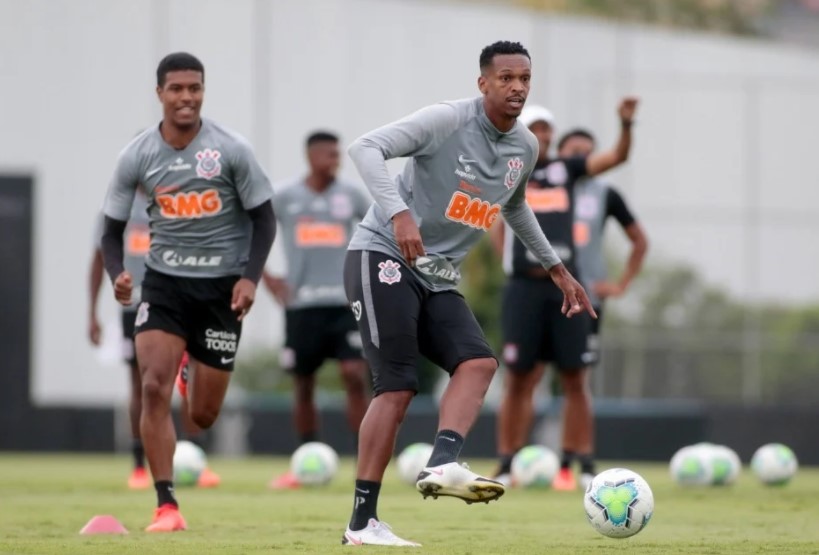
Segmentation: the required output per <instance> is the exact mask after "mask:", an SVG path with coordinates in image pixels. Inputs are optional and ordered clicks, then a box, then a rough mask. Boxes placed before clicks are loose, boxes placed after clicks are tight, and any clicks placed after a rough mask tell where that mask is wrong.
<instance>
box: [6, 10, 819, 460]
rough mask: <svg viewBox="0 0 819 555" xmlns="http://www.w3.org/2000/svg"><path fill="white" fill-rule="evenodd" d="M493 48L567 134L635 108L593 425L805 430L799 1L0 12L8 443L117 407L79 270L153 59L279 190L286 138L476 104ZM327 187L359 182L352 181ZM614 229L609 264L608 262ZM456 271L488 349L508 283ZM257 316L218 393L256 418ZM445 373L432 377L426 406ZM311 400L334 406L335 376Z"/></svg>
mask: <svg viewBox="0 0 819 555" xmlns="http://www.w3.org/2000/svg"><path fill="white" fill-rule="evenodd" d="M498 39H509V40H518V41H521V42H522V43H523V44H524V45H526V46H527V47H528V48H529V50H530V52H531V54H532V60H533V71H534V80H533V87H532V93H531V96H530V101H532V102H536V103H539V104H543V105H545V106H548V107H549V108H550V109H551V110H552V111H553V112H554V113H555V115H556V118H557V127H558V133H559V132H560V131H561V130H566V129H568V128H570V127H575V126H584V127H588V128H590V129H592V130H593V131H595V132H596V133H597V135H598V138H599V142H600V143H601V145H606V144H608V143H611V142H613V141H614V139H615V134H616V131H617V126H618V122H617V118H616V115H615V106H616V103H617V100H618V98H619V97H620V96H622V95H624V94H629V93H634V94H638V95H639V96H640V97H641V99H642V105H641V108H640V113H639V121H638V124H637V127H636V128H635V137H636V139H635V145H634V148H633V155H632V157H631V159H630V161H629V163H628V164H627V166H625V168H624V169H622V170H619V171H617V172H613V173H612V174H611V175H608V176H606V177H607V179H609V180H610V181H612V182H613V183H615V184H617V185H618V186H619V187H620V189H621V190H623V191H625V193H626V194H627V196H628V198H629V200H630V203H631V204H632V206H633V208H634V209H635V210H636V213H637V214H638V216H639V217H640V219H641V221H642V223H643V224H644V226H645V228H646V230H647V232H648V233H649V237H650V240H651V251H650V253H649V258H648V262H647V268H646V270H645V272H644V274H643V276H642V277H641V278H640V279H639V280H638V281H637V282H635V284H634V285H633V287H632V289H631V290H630V291H629V293H628V295H627V296H626V297H624V298H623V299H620V300H617V301H614V302H611V303H609V305H608V308H609V310H608V314H607V321H606V324H605V325H606V330H607V331H606V333H605V336H604V337H605V351H604V363H603V366H602V368H601V369H600V370H599V371H596V373H595V377H594V389H595V393H596V395H598V396H599V397H601V398H603V399H604V400H603V401H602V404H601V406H602V407H603V409H605V407H606V406H607V405H606V402H607V401H606V399H609V400H611V403H613V404H612V405H611V406H613V407H615V408H614V409H612V410H613V411H614V412H613V414H620V413H618V412H617V411H622V410H625V409H623V407H624V406H637V405H638V404H639V403H643V404H642V405H641V406H645V407H652V406H654V407H656V406H663V407H666V408H668V407H671V406H674V402H678V403H679V405H678V406H685V407H700V408H697V409H696V410H704V409H701V407H702V406H709V407H710V406H719V407H740V408H741V410H751V409H753V410H755V411H756V412H755V413H754V414H756V415H757V416H758V417H759V418H763V417H764V415H765V414H767V413H765V412H764V411H765V410H769V409H770V407H790V408H791V409H793V410H796V409H797V408H799V407H804V409H805V410H811V407H812V406H815V405H816V401H815V399H816V393H815V392H816V391H817V390H819V285H817V279H816V276H817V275H819V242H818V241H816V240H815V239H814V237H817V236H819V219H817V217H816V215H817V208H816V207H817V205H818V204H819V187H818V186H817V185H819V183H817V178H816V175H815V172H814V171H813V169H812V162H813V156H814V155H815V154H814V150H815V142H816V139H815V132H814V129H815V127H816V125H817V123H819V104H817V102H816V98H817V96H819V53H818V52H817V50H816V48H817V46H819V2H817V1H816V0H781V1H774V0H767V1H766V0H622V1H615V0H509V1H505V2H504V1H501V0H497V1H488V0H487V1H467V0H453V1H451V2H444V1H424V0H300V1H299V2H288V1H284V0H282V1H278V0H231V1H227V0H132V1H128V2H125V1H120V2H110V1H107V0H71V1H68V0H0V91H2V93H0V130H2V131H1V132H0V222H2V228H0V229H2V230H3V238H4V239H3V243H4V245H3V246H2V248H0V265H2V269H0V274H2V277H0V293H2V295H3V298H4V299H7V302H8V307H7V308H8V309H7V310H6V311H5V312H4V313H3V315H2V316H0V318H2V327H0V337H2V338H3V342H4V343H3V344H4V345H5V349H4V353H5V355H4V356H6V357H7V360H6V364H5V365H4V366H5V368H4V371H3V372H2V373H0V375H1V377H0V385H5V386H6V387H5V388H4V389H5V391H7V392H11V393H7V395H8V396H9V398H12V399H13V400H14V401H13V403H12V404H11V405H8V404H7V405H5V408H4V409H0V426H1V427H2V428H0V430H2V432H3V434H5V435H6V437H11V435H10V432H9V433H7V432H8V431H9V430H12V429H13V428H14V427H15V425H16V423H19V421H20V418H21V416H20V415H30V414H33V412H32V411H35V408H36V410H40V411H43V410H51V411H58V412H52V417H51V418H52V419H53V421H52V420H48V421H46V420H43V422H42V425H41V428H40V429H38V428H36V427H34V428H31V429H30V430H27V431H26V433H25V435H26V437H35V436H37V434H41V433H43V434H44V433H47V431H48V430H49V429H50V428H49V427H48V426H53V425H54V422H56V421H59V422H61V423H62V425H63V426H69V427H71V426H73V428H71V430H73V432H72V433H74V434H75V435H77V434H79V436H82V437H85V436H84V435H83V434H84V433H85V432H83V430H85V429H86V428H87V425H88V424H87V421H85V420H76V421H72V420H71V419H70V418H68V417H66V416H65V415H66V414H69V413H70V414H75V412H76V410H79V409H83V410H90V409H89V408H90V407H93V408H94V409H95V410H97V411H98V413H95V414H108V413H110V412H111V410H112V407H116V406H119V405H121V404H122V402H123V401H124V399H125V398H126V393H127V383H126V373H125V371H124V368H121V366H122V365H121V363H120V361H119V352H118V347H117V345H118V342H117V338H118V333H119V332H118V330H117V328H116V326H117V323H116V322H117V318H116V314H117V309H116V307H115V305H114V302H113V299H112V298H111V297H112V296H111V295H110V291H106V292H105V293H104V303H103V316H104V321H105V322H106V323H107V326H106V332H105V333H106V337H107V341H106V345H107V346H106V347H104V348H103V349H101V350H100V351H94V350H93V349H92V348H91V347H90V345H89V344H88V342H87V340H86V334H85V327H86V312H87V308H86V307H87V287H86V278H87V268H88V263H89V258H90V255H91V248H92V227H93V221H94V218H95V215H96V214H97V212H98V210H99V209H100V207H101V203H102V198H103V195H104V192H105V189H106V185H107V183H108V180H109V178H110V175H111V172H112V169H113V166H114V163H115V160H116V156H117V153H118V152H119V150H120V149H121V148H122V147H123V146H124V145H125V144H126V143H127V141H128V140H129V139H130V138H131V137H132V136H133V134H134V133H135V132H136V131H137V130H139V129H142V128H144V127H146V126H149V125H154V124H155V123H156V122H157V121H158V119H159V117H160V109H159V104H158V102H157V100H156V96H155V93H154V87H155V73H154V72H155V67H156V64H157V62H158V60H159V59H160V58H161V57H162V56H164V55H165V54H166V53H168V52H170V51H174V50H188V51H190V52H192V53H194V54H196V55H197V56H199V57H200V58H201V59H202V60H203V62H204V63H205V67H206V84H207V94H206V100H205V108H204V111H203V113H204V114H205V115H206V116H207V117H211V118H214V119H216V120H218V121H220V122H221V123H223V124H224V125H226V126H229V127H232V128H234V129H236V130H237V131H239V132H240V133H242V134H244V135H245V136H247V137H248V138H249V139H250V140H251V142H252V143H253V145H254V146H255V149H256V151H257V154H258V157H259V159H260V161H261V162H262V164H263V165H264V167H265V168H266V169H267V171H268V172H269V174H270V176H271V178H272V179H273V180H274V182H277V181H280V180H282V179H286V178H289V177H292V176H294V175H297V174H299V173H300V172H303V171H304V170H305V165H304V162H303V157H302V142H303V138H304V137H305V135H306V134H307V133H308V132H309V131H311V130H313V129H315V128H319V127H320V128H329V129H334V130H337V131H338V132H339V133H340V134H341V136H342V137H343V139H344V140H345V141H347V142H349V141H351V140H352V139H354V138H355V137H356V136H358V135H359V134H361V133H363V132H365V131H367V130H369V129H371V128H373V127H375V126H377V125H380V124H383V123H385V122H388V121H390V120H393V119H396V118H398V117H401V116H402V115H405V114H406V113H408V112H410V111H413V110H415V109H417V108H419V107H421V106H424V105H426V104H429V103H432V102H435V101H438V100H443V99H452V98H460V97H466V96H471V95H476V94H477V93H478V91H477V87H476V84H475V82H476V78H477V75H478V54H479V52H480V50H481V48H482V47H483V46H485V45H486V44H489V43H491V42H493V41H495V40H498ZM400 163H401V162H400V161H397V162H396V163H395V164H394V165H393V168H398V167H399V166H400ZM343 174H344V175H345V176H346V177H348V178H351V179H354V180H355V179H358V176H357V175H356V173H355V171H354V169H353V168H352V166H351V164H349V163H347V164H346V165H345V167H344V168H343ZM610 231H611V232H610V233H609V239H610V241H609V242H610V244H609V249H610V254H611V258H612V264H613V266H614V267H615V268H619V262H620V261H621V260H622V258H623V249H624V244H623V241H622V240H621V237H620V235H619V233H618V232H617V231H616V230H614V229H612V230H610ZM29 257H30V262H31V263H30V264H28V260H29ZM271 263H272V264H274V265H275V264H276V263H277V261H275V260H274V261H272V262H271ZM464 274H465V275H466V276H467V280H466V282H465V284H464V290H465V292H466V294H467V295H469V297H470V299H471V301H472V303H473V305H474V306H475V309H476V312H477V314H478V316H479V318H480V319H481V322H482V323H483V324H484V326H485V327H486V329H487V332H488V335H489V336H490V339H491V340H492V341H494V342H495V346H496V347H499V344H498V342H499V330H498V327H497V321H498V319H497V314H498V311H499V303H498V297H497V293H498V290H499V287H500V284H501V282H502V276H501V275H500V268H499V264H498V263H497V261H496V260H494V259H493V258H492V256H491V253H490V252H489V248H488V246H486V245H484V246H483V247H482V248H481V249H479V250H478V251H476V252H475V253H474V254H473V256H472V257H471V258H470V259H469V260H468V262H467V270H466V271H465V272H464ZM259 297H260V299H259V302H258V303H257V306H256V307H255V308H254V311H253V312H252V314H251V316H250V318H249V320H248V322H247V325H246V332H245V336H244V337H243V348H242V352H241V359H240V360H241V362H242V364H241V366H240V368H239V369H238V370H237V383H236V384H235V385H237V386H238V387H235V388H234V392H235V393H236V394H238V393H239V392H242V391H244V392H245V393H246V394H247V395H248V396H249V397H248V398H249V399H250V401H252V402H251V405H253V403H257V404H258V405H259V406H268V405H269V404H270V403H273V404H274V405H275V402H274V401H275V399H283V400H284V399H286V395H280V396H279V397H276V395H275V392H276V391H285V390H286V384H287V380H286V379H285V377H284V376H283V375H282V373H281V372H280V371H279V370H278V369H277V363H276V351H277V350H278V347H279V345H280V342H281V327H282V326H281V319H282V318H281V313H280V311H279V309H278V308H277V307H275V306H274V304H273V303H272V301H271V300H270V298H269V296H268V295H266V294H265V293H262V292H260V294H259ZM438 377H439V375H438V374H435V373H434V371H433V373H430V374H429V375H428V379H427V380H426V382H425V383H426V387H427V389H428V391H430V392H432V391H433V390H434V386H435V382H436V380H437V378H438ZM323 379H324V380H325V386H326V389H327V392H326V401H327V405H328V406H332V404H333V400H334V395H333V393H332V388H333V379H334V376H332V375H329V376H326V377H324V378H323ZM271 399H272V400H274V401H271ZM656 400H661V402H660V403H659V404H658V403H656V402H654V401H656ZM236 402H237V403H238V402H239V401H236ZM629 403H630V404H629ZM652 403H654V404H652ZM422 404H423V402H422ZM254 406H255V405H254ZM15 407H16V408H15ZM765 407H768V408H765ZM794 407H796V408H794ZM652 410H653V409H652ZM686 410H688V409H686ZM690 410H695V409H690ZM737 410H740V409H737ZM799 410H802V409H799ZM15 411H16V412H15ZM27 411H28V412H27ZM59 411H69V412H59ZM601 414H602V415H603V416H605V414H606V412H605V410H603V411H602V413H601ZM698 414H699V413H698ZM743 414H745V413H743ZM57 415H58V416H59V417H58V416H57ZM72 418H73V417H72ZM740 420H741V419H740ZM71 422H75V424H71ZM738 422H739V420H738ZM746 422H747V420H746ZM47 423H50V424H48V425H47ZM738 425H739V424H738ZM101 429H102V431H100V432H99V433H106V432H105V431H104V429H105V426H103V427H102V428H101ZM709 429H710V428H708V427H707V425H706V424H700V427H699V428H697V429H696V430H695V431H694V432H692V433H696V434H700V435H703V434H707V432H708V430H709ZM21 433H22V432H21ZM95 433H96V432H95ZM18 435H19V434H18ZM79 436H78V437H79ZM83 441H85V440H77V442H79V443H81V444H82V442H83ZM88 441H91V440H88ZM9 442H10V440H9ZM32 442H33V443H32V445H35V444H36V442H34V440H33V439H32ZM77 442H75V443H77ZM92 443H93V442H92ZM9 444H13V445H16V446H18V447H19V445H21V444H20V443H19V442H18V443H13V442H11V443H9ZM37 445H39V444H37ZM72 445H73V444H72ZM75 446H76V445H75ZM797 451H798V449H797ZM817 457H819V455H817Z"/></svg>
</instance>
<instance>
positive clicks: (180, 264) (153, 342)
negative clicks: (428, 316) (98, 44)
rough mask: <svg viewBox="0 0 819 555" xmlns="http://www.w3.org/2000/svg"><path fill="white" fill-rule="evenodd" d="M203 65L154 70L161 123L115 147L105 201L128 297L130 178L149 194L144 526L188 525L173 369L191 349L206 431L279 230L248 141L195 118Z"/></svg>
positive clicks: (143, 340) (118, 276)
mask: <svg viewBox="0 0 819 555" xmlns="http://www.w3.org/2000/svg"><path fill="white" fill-rule="evenodd" d="M204 77H205V69H204V67H203V66H202V63H201V62H200V61H199V60H198V59H197V58H195V57H194V56H192V55H190V54H187V53H175V54H169V55H168V56H166V57H165V58H163V59H162V61H161V62H160V63H159V67H158V68H157V88H156V92H157V95H158V97H159V100H160V102H161V103H162V108H163V118H162V121H161V123H160V124H159V125H158V126H156V127H152V128H150V129H148V130H146V131H145V132H143V133H141V134H140V135H138V136H137V137H136V138H135V139H134V140H133V141H131V142H130V143H129V144H128V146H126V147H125V149H124V150H123V151H122V153H121V154H120V156H119V160H118V162H117V167H116V171H115V173H114V177H113V180H112V182H111V185H110V187H109V191H108V195H107V197H106V200H105V207H104V212H105V228H104V233H103V237H102V253H103V261H104V263H105V269H106V271H107V272H108V275H109V276H110V277H111V280H112V281H113V282H114V295H115V297H116V299H117V301H119V302H120V303H121V304H123V305H129V304H131V295H132V289H133V284H134V280H133V277H132V276H131V274H130V273H129V272H128V271H126V270H125V268H124V266H123V237H122V234H123V230H124V229H125V226H126V221H127V220H128V217H129V215H130V213H131V207H132V204H133V199H134V195H135V192H136V189H137V186H141V187H142V188H143V189H144V190H145V192H146V194H147V195H148V198H149V201H150V205H149V210H148V214H149V219H150V225H151V246H150V251H149V254H148V258H147V260H146V264H147V270H146V272H145V279H144V280H143V282H142V299H141V302H140V304H139V307H138V309H137V315H136V321H135V324H134V325H135V334H136V335H135V343H136V354H137V360H138V361H139V366H140V371H141V374H142V416H141V420H140V432H141V436H142V442H143V444H144V446H145V454H146V455H147V458H148V463H149V464H150V467H151V474H152V475H153V479H154V488H155V489H156V492H157V499H158V503H157V505H158V508H157V510H156V512H155V515H154V520H153V523H152V524H151V525H150V526H148V528H147V529H146V530H147V531H149V532H167V531H175V530H184V529H185V528H186V524H185V520H184V519H183V518H182V515H181V514H180V512H179V505H178V503H177V501H176V498H175V497H174V491H173V482H172V474H173V452H174V447H175V443H176V437H175V436H176V434H175V432H174V426H173V421H172V420H171V411H170V408H171V394H172V392H173V385H174V376H175V375H176V373H177V368H178V367H179V364H180V362H181V361H182V356H183V354H184V352H185V351H186V350H187V352H188V353H189V354H190V371H191V376H190V377H191V378H192V379H191V381H190V383H189V384H188V390H189V391H188V401H189V407H190V408H189V412H190V415H191V418H192V419H193V421H194V422H195V423H196V424H197V425H198V426H200V427H201V428H204V429H207V428H210V427H211V425H213V422H214V421H215V420H216V417H217V416H218V414H219V410H220V409H221V407H222V402H223V401H224V397H225V393H226V391H227V386H228V382H229V380H230V372H231V371H232V369H233V362H234V359H235V357H236V350H237V347H238V345H239V338H240V335H241V331H242V319H243V318H244V317H245V316H246V315H247V313H248V311H249V310H250V307H251V305H252V304H253V300H254V297H255V294H256V284H257V283H258V281H259V279H260V278H261V275H262V270H263V268H264V264H265V261H266V260H267V256H268V253H269V251H270V246H271V245H272V243H273V237H274V235H275V228H276V220H275V216H274V214H273V205H272V204H271V202H270V199H271V197H272V195H273V190H272V187H271V186H270V182H269V181H268V179H267V177H266V176H265V174H264V171H263V170H262V169H261V167H260V166H259V164H258V162H257V161H256V158H255V156H254V155H253V152H252V150H251V148H250V145H249V144H248V143H247V142H246V141H245V140H244V139H243V138H242V137H240V136H239V135H237V134H235V133H233V132H231V131H228V130H226V129H225V128H223V127H221V126H220V125H218V124H216V123H215V122H213V121H211V120H208V119H203V118H201V117H200V110H201V107H202V101H203V97H204V91H205V85H204Z"/></svg>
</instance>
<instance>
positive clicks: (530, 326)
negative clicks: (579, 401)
mask: <svg viewBox="0 0 819 555" xmlns="http://www.w3.org/2000/svg"><path fill="white" fill-rule="evenodd" d="M544 285H545V284H544V282H543V280H539V279H527V278H511V279H509V281H508V282H507V283H506V286H505V288H504V290H503V309H502V317H501V319H502V324H503V342H504V347H503V358H504V362H505V363H506V366H507V367H508V368H509V369H510V370H512V371H513V372H528V371H529V370H532V369H533V368H534V366H535V364H536V363H537V362H553V363H554V364H555V366H556V367H557V369H558V370H559V371H565V370H577V369H580V368H585V367H586V366H589V364H591V363H592V362H593V358H592V354H591V353H589V352H588V338H589V333H590V331H591V320H592V318H591V317H590V316H589V315H588V314H586V313H585V312H584V313H582V314H576V315H574V316H572V317H571V318H567V317H566V316H565V315H563V313H562V312H561V311H560V309H561V307H562V305H563V302H562V301H561V300H558V299H556V298H555V297H554V292H553V291H552V290H550V288H547V287H545V286H544Z"/></svg>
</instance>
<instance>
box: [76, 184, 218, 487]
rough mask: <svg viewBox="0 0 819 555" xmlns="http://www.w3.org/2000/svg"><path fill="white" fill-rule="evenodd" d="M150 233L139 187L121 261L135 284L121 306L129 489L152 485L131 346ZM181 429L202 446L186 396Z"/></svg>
mask: <svg viewBox="0 0 819 555" xmlns="http://www.w3.org/2000/svg"><path fill="white" fill-rule="evenodd" d="M103 221H104V216H103V215H102V214H100V218H99V222H98V225H97V231H96V233H95V237H96V238H97V240H96V243H97V245H96V247H95V248H94V255H93V256H92V258H91V271H90V284H89V287H90V295H89V300H90V307H89V326H88V336H89V339H90V340H91V343H92V344H93V345H96V346H98V345H99V344H100V335H101V333H102V327H101V326H100V323H99V320H98V319H97V301H98V299H99V292H100V289H101V288H102V276H103V273H104V272H105V268H104V267H103V263H102V248H101V246H100V242H101V240H102V227H103ZM150 245H151V233H150V227H149V221H148V199H147V198H146V197H145V193H144V192H143V191H142V189H141V188H137V193H136V195H135V196H134V204H133V207H132V208H131V216H130V217H129V218H128V224H127V225H126V226H125V239H124V247H123V249H124V260H123V264H124V266H125V269H126V270H127V271H128V273H130V274H131V279H132V281H133V283H134V287H133V291H132V294H131V304H130V305H128V306H123V307H122V310H121V315H122V353H123V357H124V358H125V361H126V362H127V363H128V367H129V368H130V371H131V372H130V378H131V399H130V402H129V404H128V416H129V419H130V423H131V436H132V438H133V442H132V447H131V451H132V454H133V457H134V469H133V470H132V471H131V475H130V476H129V477H128V487H129V488H130V489H148V488H149V487H151V479H150V476H148V471H147V470H146V468H145V448H144V447H143V446H142V440H141V439H140V436H139V418H140V414H141V413H142V378H141V376H140V373H139V365H138V364H137V360H136V351H135V349H134V320H135V318H136V308H137V305H138V304H139V299H140V295H141V290H142V287H141V285H142V279H143V277H144V276H145V257H146V256H147V254H148V251H149V250H150ZM187 363H188V357H187V353H186V354H185V356H184V357H183V359H182V363H181V364H180V371H184V369H185V368H186V367H187ZM181 418H182V428H183V430H184V431H185V438H186V439H187V440H188V441H192V442H194V443H196V444H197V445H199V446H200V447H202V448H203V449H204V448H205V445H204V443H205V442H204V437H203V433H202V430H201V429H200V428H199V427H198V426H197V425H196V424H195V423H194V422H193V421H192V420H191V417H190V414H188V407H187V399H186V398H185V397H184V396H183V397H182V411H181ZM220 482H221V478H220V477H219V475H218V474H216V473H215V472H214V471H213V470H211V469H210V468H208V467H206V468H205V469H204V470H203V471H202V472H201V473H200V474H199V479H198V480H197V482H196V485H197V486H198V487H200V488H212V487H216V486H218V485H219V483H220Z"/></svg>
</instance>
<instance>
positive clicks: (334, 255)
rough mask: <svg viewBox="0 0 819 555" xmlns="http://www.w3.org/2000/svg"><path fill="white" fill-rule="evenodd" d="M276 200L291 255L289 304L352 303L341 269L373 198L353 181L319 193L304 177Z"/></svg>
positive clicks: (281, 225) (277, 214)
mask: <svg viewBox="0 0 819 555" xmlns="http://www.w3.org/2000/svg"><path fill="white" fill-rule="evenodd" d="M277 189H278V187H277ZM274 204H275V205H276V217H277V219H278V221H279V226H280V229H281V233H282V238H281V240H282V241H283V247H284V253H285V256H286V259H287V285H288V288H289V289H290V292H291V300H290V302H289V303H288V305H287V308H288V309H298V308H308V307H316V306H347V304H348V303H347V297H346V295H345V293H344V283H343V280H342V272H341V269H342V268H343V267H344V258H345V257H346V255H347V245H348V244H349V242H350V237H351V236H352V233H353V230H354V229H355V225H356V223H357V222H358V221H359V220H361V219H362V218H363V217H364V214H366V212H367V209H368V208H369V207H370V204H371V201H370V200H369V199H368V198H367V197H366V196H365V195H364V193H362V192H361V191H360V190H359V189H358V187H356V186H355V185H352V184H349V183H344V182H342V181H335V182H333V183H332V184H331V185H330V186H329V187H328V188H327V189H325V190H324V191H323V192H321V193H318V192H316V191H315V190H313V189H311V188H310V187H308V186H307V184H306V183H305V182H304V180H299V181H298V182H296V183H294V184H292V185H290V186H289V187H286V188H284V189H282V190H281V191H280V192H279V193H277V194H276V195H275V197H274Z"/></svg>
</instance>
